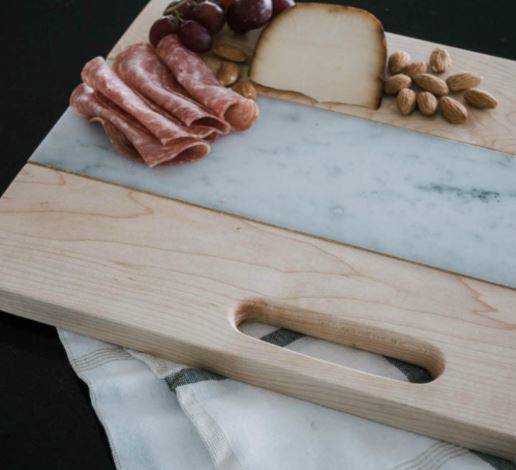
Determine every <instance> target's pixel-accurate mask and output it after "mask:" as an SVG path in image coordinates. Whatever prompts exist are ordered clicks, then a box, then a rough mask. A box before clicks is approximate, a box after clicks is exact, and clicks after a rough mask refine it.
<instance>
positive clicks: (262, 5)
mask: <svg viewBox="0 0 516 470" xmlns="http://www.w3.org/2000/svg"><path fill="white" fill-rule="evenodd" d="M227 15H228V17H227V19H228V24H229V27H230V28H231V29H232V30H233V31H234V32H235V33H239V34H243V33H247V31H250V30H252V29H256V28H259V27H260V26H263V25H264V24H265V23H267V22H268V21H269V20H270V19H271V17H272V0H233V2H232V3H231V5H230V6H229V8H228V13H227Z"/></svg>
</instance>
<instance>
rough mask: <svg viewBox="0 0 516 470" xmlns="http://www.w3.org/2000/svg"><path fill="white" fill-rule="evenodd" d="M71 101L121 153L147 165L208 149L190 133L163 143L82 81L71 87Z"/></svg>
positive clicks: (195, 155) (191, 157)
mask: <svg viewBox="0 0 516 470" xmlns="http://www.w3.org/2000/svg"><path fill="white" fill-rule="evenodd" d="M70 105H71V107H72V108H73V109H74V110H75V111H76V112H77V113H78V114H79V115H81V116H83V117H85V118H86V119H88V120H89V121H90V122H95V121H96V122H100V123H101V124H102V126H103V127H104V130H105V132H106V134H107V136H108V138H109V140H110V141H111V143H112V144H113V146H114V147H115V148H116V149H117V150H118V151H119V152H120V153H122V154H124V155H127V156H131V157H135V156H140V157H141V158H142V159H143V161H144V162H145V163H146V164H147V165H148V166H150V167H154V166H156V165H159V164H160V163H165V162H174V163H180V162H186V161H190V160H196V159H199V158H202V157H204V156H205V155H207V154H208V152H209V151H210V146H209V144H208V143H206V142H204V141H202V140H198V139H196V138H193V137H182V138H178V139H176V140H175V141H173V142H171V143H169V144H166V145H162V144H161V142H160V141H159V140H158V139H157V138H156V137H154V136H153V135H152V134H150V133H149V132H148V131H147V129H145V128H144V127H143V126H142V125H141V124H139V123H138V121H136V119H134V118H133V117H132V116H130V115H129V114H127V113H125V112H124V111H122V110H121V109H119V108H117V107H116V106H115V105H114V104H113V103H111V102H110V101H109V100H108V99H106V98H105V97H104V96H103V95H101V94H100V93H97V92H96V91H95V90H93V89H92V88H91V87H89V86H88V85H86V84H84V83H82V84H80V85H79V86H78V87H77V88H76V89H75V90H74V91H73V93H72V95H71V97H70Z"/></svg>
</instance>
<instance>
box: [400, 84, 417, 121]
mask: <svg viewBox="0 0 516 470" xmlns="http://www.w3.org/2000/svg"><path fill="white" fill-rule="evenodd" d="M396 103H397V104H398V109H399V110H400V113H401V114H403V116H407V115H408V114H410V113H411V112H412V111H414V109H415V108H416V92H415V91H414V90H411V89H410V88H403V90H400V92H399V93H398V96H397V97H396Z"/></svg>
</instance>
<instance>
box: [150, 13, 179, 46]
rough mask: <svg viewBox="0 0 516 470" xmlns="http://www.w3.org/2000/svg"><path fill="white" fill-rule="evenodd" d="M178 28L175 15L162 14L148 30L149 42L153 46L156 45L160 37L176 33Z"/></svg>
mask: <svg viewBox="0 0 516 470" xmlns="http://www.w3.org/2000/svg"><path fill="white" fill-rule="evenodd" d="M178 30H179V21H178V20H177V18H176V17H175V16H172V15H168V16H162V17H161V18H160V19H158V20H156V21H155V22H154V24H153V25H152V27H151V29H150V31H149V42H150V43H151V44H152V45H153V46H157V45H158V42H160V41H161V39H162V38H164V37H165V36H168V35H169V34H174V33H177V31H178Z"/></svg>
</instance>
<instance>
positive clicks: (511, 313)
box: [0, 164, 516, 458]
mask: <svg viewBox="0 0 516 470" xmlns="http://www.w3.org/2000/svg"><path fill="white" fill-rule="evenodd" d="M0 260H1V262H0V309H2V310H5V311H7V312H12V313H14V314H17V315H21V316H25V317H28V318H32V319H35V320H38V321H42V322H45V323H49V324H52V325H56V326H59V327H63V328H67V329H70V330H74V331H78V332H80V333H83V334H86V335H89V336H93V337H96V338H99V339H102V340H105V341H109V342H112V343H115V344H120V345H123V346H128V347H132V348H135V349H138V350H141V351H146V352H148V353H151V354H156V355H159V356H162V357H165V358H169V359H171V360H174V361H176V362H179V363H184V364H187V365H190V366H192V367H201V368H206V369H209V370H212V371H215V372H218V373H220V374H222V375H225V376H228V377H232V378H234V379H237V380H241V381H244V382H248V383H251V384H254V385H257V386H260V387H265V388H268V389H271V390H275V391H278V392H281V393H285V394H288V395H291V396H295V397H298V398H302V399H305V400H309V401H312V402H315V403H319V404H322V405H325V406H328V407H331V408H335V409H338V410H342V411H346V412H349V413H353V414H356V415H359V416H363V417H366V418H370V419H373V420H377V421H380V422H383V423H387V424H390V425H393V426H397V427H402V428H405V429H408V430H411V431H415V432H419V433H422V434H427V435H429V436H432V437H435V438H438V439H443V440H447V441H449V442H452V443H455V444H459V445H462V446H465V447H469V448H473V449H478V450H481V451H485V452H489V453H492V454H497V455H500V456H503V457H509V458H516V369H515V367H514V364H516V315H515V312H516V291H514V290H512V289H509V288H504V287H500V286H496V285H493V284H489V283H487V282H482V281H478V280H473V279H470V278H467V277H463V276H460V275H456V274H450V273H446V272H443V271H439V270H436V269H432V268H427V267H423V266H420V265H416V264H414V263H410V262H405V261H401V260H398V259H394V258H390V257H387V256H382V255H378V254H375V253H370V252H367V251H364V250H360V249H357V248H352V247H348V246H345V245H342V244H338V243H333V242H329V241H325V240H321V239H317V238H314V237H310V236H307V235H302V234H297V233H293V232H289V231H287V230H284V229H280V228H274V227H270V226H267V225H264V224H261V223H257V222H251V221H248V220H244V219H241V218H237V217H232V216H229V215H226V214H221V213H218V212H214V211H210V210H207V209H202V208H199V207H195V206H192V205H189V204H185V203H181V202H177V201H174V200H171V199H167V198H162V197H158V196H153V195H149V194H145V193H141V192H138V191H134V190H132V189H127V188H124V187H121V186H116V185H111V184H108V183H103V182H99V181H96V180H92V179H89V178H85V177H81V176H75V175H71V174H67V173H64V172H61V171H58V170H54V169H49V168H45V167H42V166H39V165H34V164H28V165H26V166H25V168H24V170H23V171H22V173H21V174H20V175H19V176H18V177H17V178H16V180H15V181H14V183H13V184H12V185H11V187H10V188H9V189H8V191H7V192H6V194H5V195H4V197H3V198H2V199H0ZM245 319H255V320H259V321H263V322H265V323H269V324H271V325H276V326H278V327H285V328H291V329H294V330H296V331H299V332H301V333H305V334H309V335H313V336H315V337H319V338H322V339H326V340H329V341H334V342H337V343H342V344H347V345H352V346H355V347H358V348H362V349H366V350H369V351H372V352H376V353H379V354H383V355H386V356H390V357H394V358H398V359H401V360H404V361H407V362H411V363H415V364H418V365H420V366H423V367H426V368H427V369H428V370H429V371H430V372H431V373H432V374H433V376H434V377H436V379H435V380H434V381H432V382H430V383H427V384H412V383H406V382H400V381H396V380H392V379H388V378H384V377H379V376H375V375H371V374H368V373H365V372H361V371H358V370H354V369H349V368H346V367H342V366H338V365H336V364H332V363H329V362H326V361H322V360H318V359H315V358H311V357H308V356H304V355H302V354H299V353H295V352H292V351H288V350H285V349H282V348H280V347H277V346H274V345H271V344H269V343H265V342H263V341H260V340H258V339H255V338H252V337H249V336H247V335H245V334H243V333H241V332H240V331H239V330H238V324H239V323H240V322H242V321H243V320H245Z"/></svg>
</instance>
